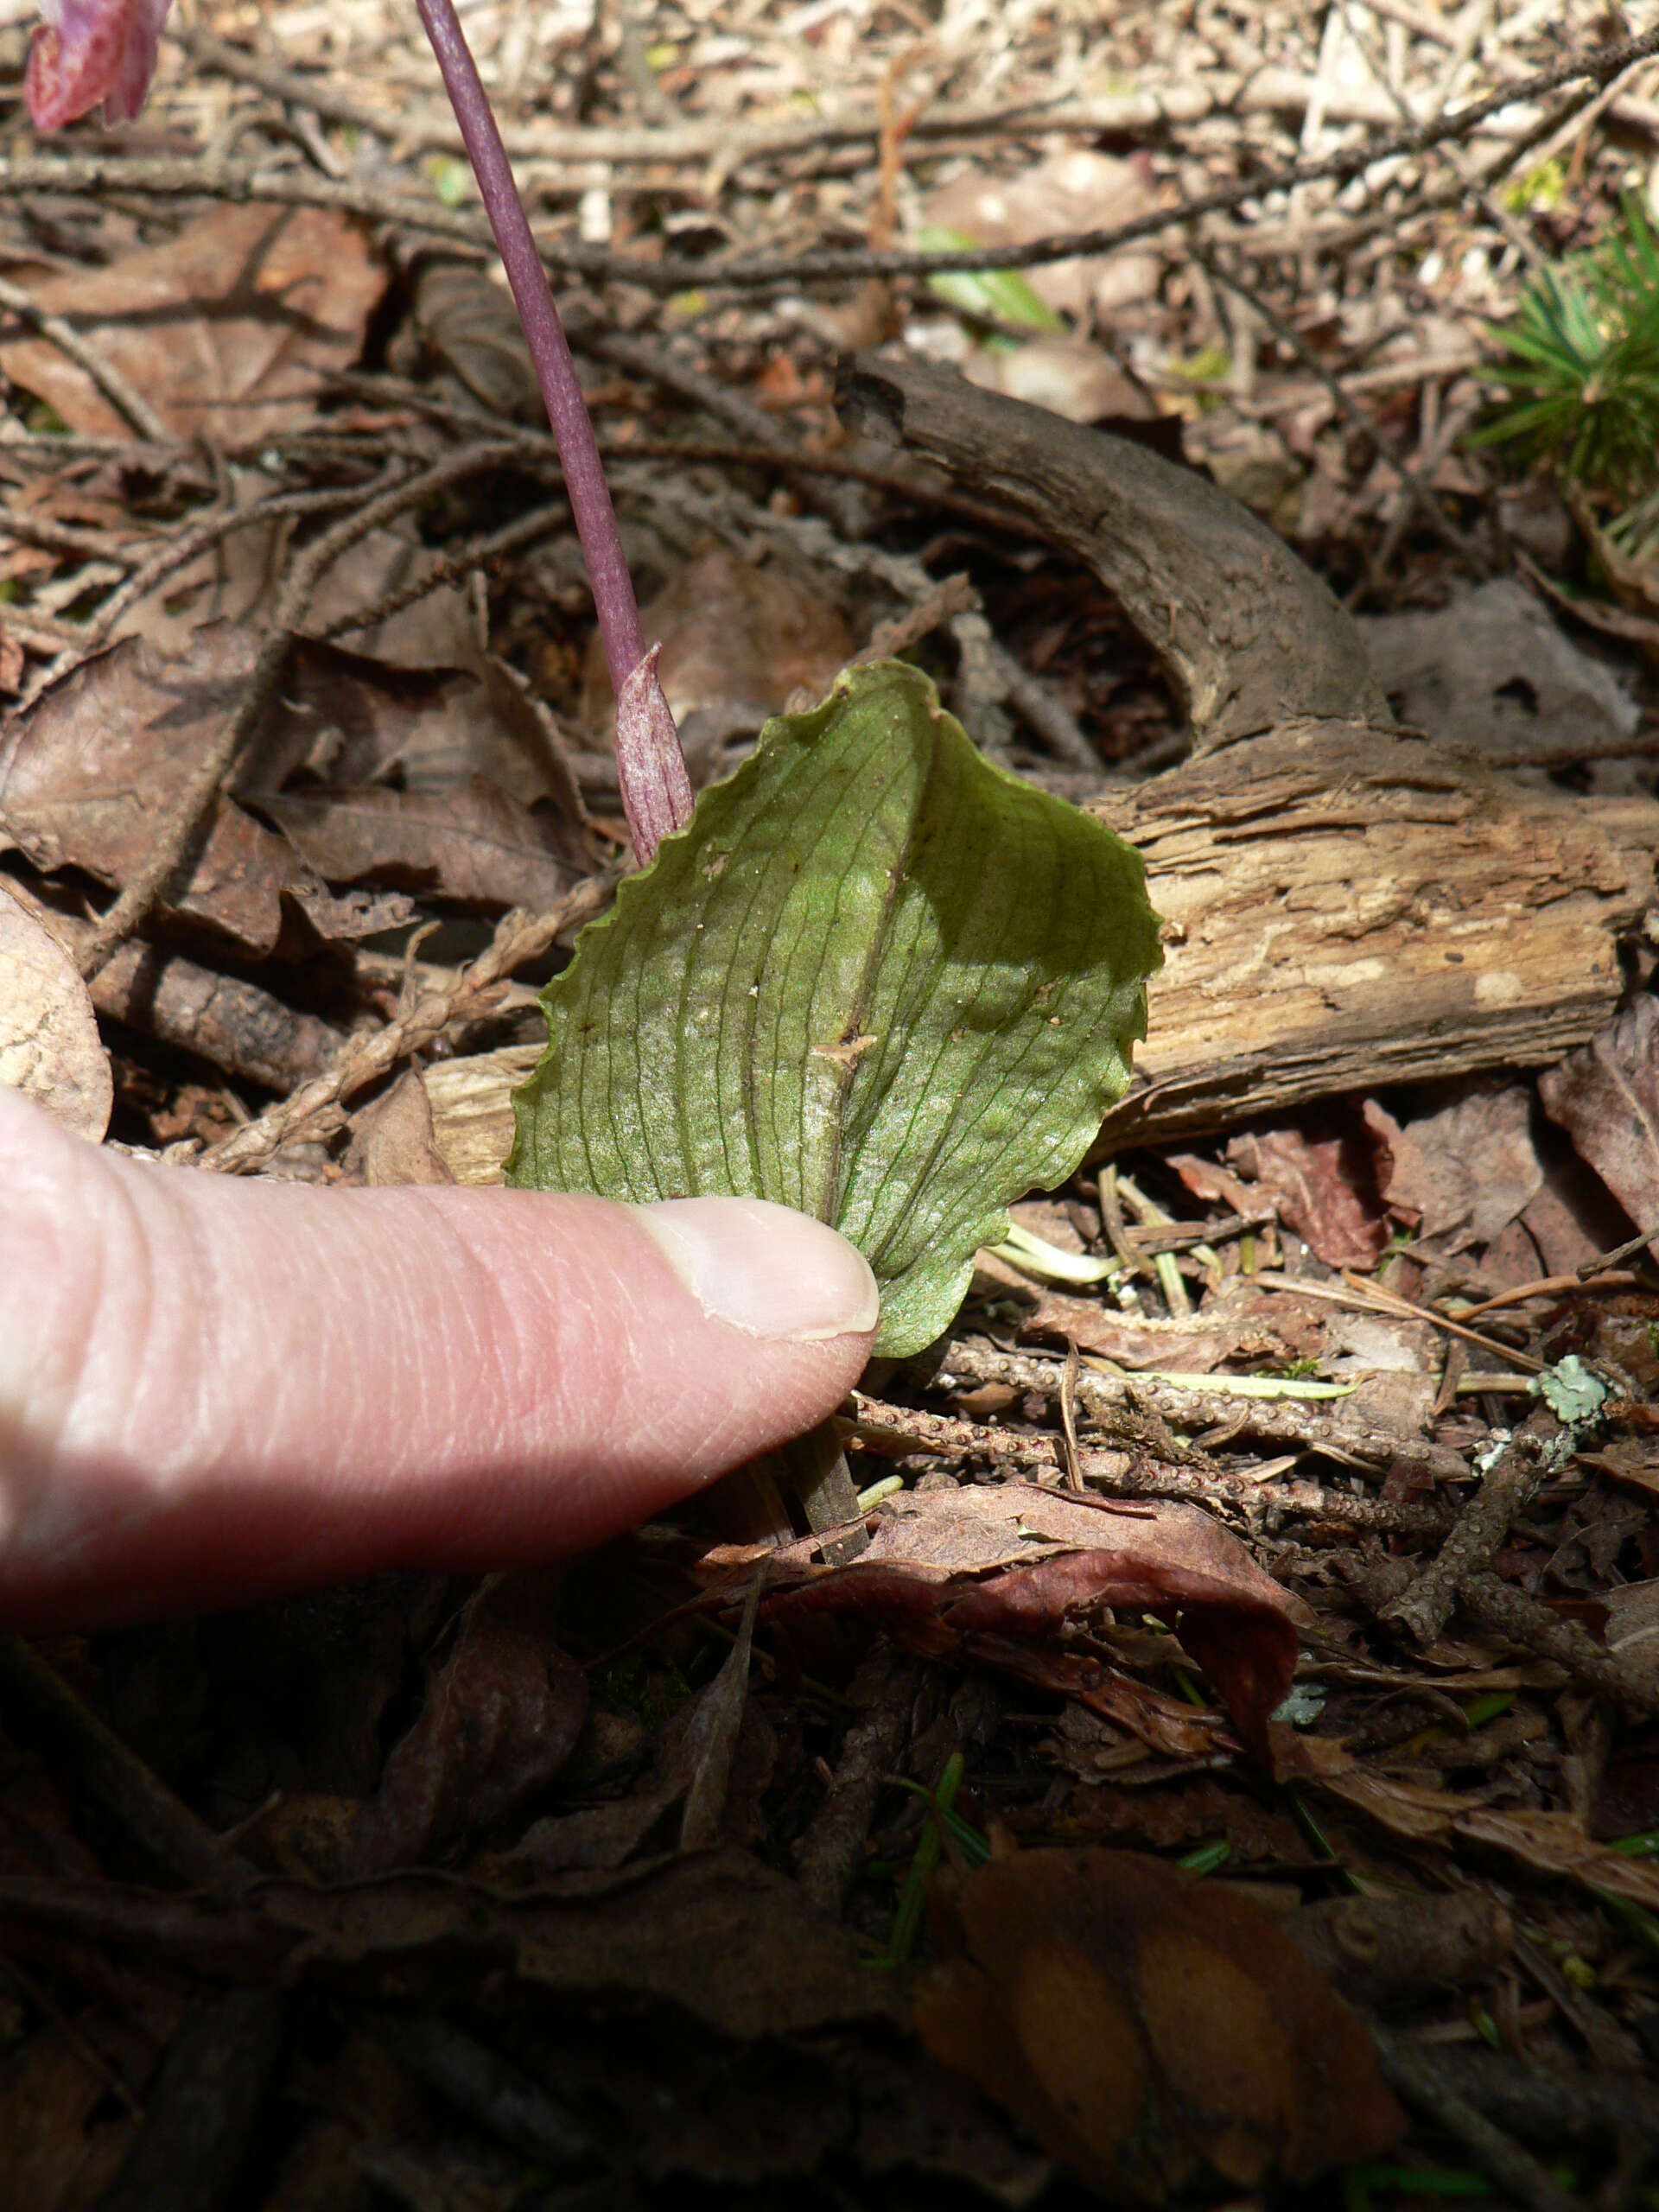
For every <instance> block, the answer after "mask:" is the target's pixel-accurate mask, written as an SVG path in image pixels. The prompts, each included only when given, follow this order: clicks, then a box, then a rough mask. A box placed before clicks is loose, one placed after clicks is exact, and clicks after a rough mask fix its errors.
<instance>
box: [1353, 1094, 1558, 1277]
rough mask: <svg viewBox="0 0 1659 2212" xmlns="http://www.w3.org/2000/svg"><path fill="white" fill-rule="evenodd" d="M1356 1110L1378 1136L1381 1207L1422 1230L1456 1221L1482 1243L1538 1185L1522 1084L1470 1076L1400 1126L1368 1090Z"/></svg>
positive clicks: (1540, 1176) (1528, 1099) (1432, 1232)
mask: <svg viewBox="0 0 1659 2212" xmlns="http://www.w3.org/2000/svg"><path fill="white" fill-rule="evenodd" d="M1362 1110H1363V1114H1364V1116H1365V1126H1366V1127H1367V1128H1369V1129H1370V1132H1371V1135H1372V1136H1373V1137H1374V1138H1375V1139H1376V1140H1377V1141H1378V1150H1379V1154H1380V1155H1381V1156H1380V1158H1379V1161H1378V1170H1379V1174H1378V1179H1379V1180H1380V1182H1381V1184H1382V1187H1383V1198H1385V1199H1386V1200H1387V1202H1388V1205H1389V1211H1390V1212H1391V1213H1394V1214H1395V1215H1397V1216H1399V1217H1401V1218H1402V1219H1403V1220H1405V1221H1407V1222H1408V1223H1409V1224H1411V1225H1412V1226H1414V1227H1415V1228H1419V1229H1421V1231H1422V1234H1423V1235H1424V1236H1446V1234H1447V1232H1448V1231H1449V1230H1454V1229H1464V1230H1467V1232H1468V1236H1469V1238H1471V1239H1472V1240H1473V1242H1474V1243H1478V1244H1490V1243H1492V1242H1493V1240H1494V1239H1495V1238H1496V1237H1497V1236H1501V1235H1502V1234H1503V1231H1504V1230H1506V1229H1507V1228H1508V1227H1509V1225H1510V1223H1511V1222H1512V1221H1514V1220H1515V1219H1516V1217H1518V1216H1519V1215H1520V1214H1521V1213H1522V1212H1523V1211H1525V1209H1526V1207H1527V1206H1528V1205H1529V1204H1530V1203H1531V1201H1532V1200H1533V1199H1534V1198H1536V1197H1537V1195H1538V1193H1539V1192H1540V1191H1541V1190H1542V1188H1543V1184H1544V1169H1543V1163H1542V1161H1541V1160H1540V1159H1539V1157H1538V1154H1537V1151H1536V1149H1535V1147H1534V1145H1533V1141H1532V1090H1531V1088H1530V1086H1529V1085H1527V1084H1518V1083H1501V1082H1500V1083H1497V1084H1492V1083H1485V1082H1479V1083H1476V1084H1473V1085H1472V1086H1471V1088H1470V1089H1469V1090H1466V1091H1465V1093H1464V1095H1463V1096H1462V1097H1460V1098H1459V1099H1458V1100H1457V1101H1456V1102H1455V1103H1453V1104H1452V1105H1450V1106H1444V1107H1442V1108H1441V1109H1440V1111H1439V1112H1438V1113H1436V1114H1426V1115H1423V1116H1420V1117H1419V1118H1418V1119H1417V1120H1416V1121H1414V1122H1409V1123H1408V1124H1407V1125H1406V1126H1405V1127H1404V1128H1402V1127H1401V1125H1400V1123H1399V1122H1396V1121H1395V1118H1394V1116H1393V1115H1391V1114H1389V1112H1387V1111H1386V1110H1385V1109H1383V1107H1381V1106H1379V1105H1378V1104H1377V1103H1376V1100H1375V1099H1374V1098H1368V1099H1367V1100H1366V1101H1365V1103H1364V1106H1363V1109H1362Z"/></svg>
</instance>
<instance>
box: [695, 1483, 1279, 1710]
mask: <svg viewBox="0 0 1659 2212" xmlns="http://www.w3.org/2000/svg"><path fill="white" fill-rule="evenodd" d="M813 1541H816V1540H807V1541H804V1542H802V1543H800V1544H796V1545H791V1546H786V1547H785V1548H782V1549H781V1550H779V1551H776V1552H773V1553H772V1554H771V1560H772V1567H771V1572H772V1578H773V1580H774V1581H775V1582H777V1583H778V1584H779V1586H781V1587H783V1588H784V1589H785V1591H788V1586H789V1584H790V1583H791V1581H793V1582H794V1584H795V1588H794V1589H793V1591H792V1592H789V1594H787V1595H785V1596H784V1597H782V1598H780V1599H773V1600H769V1601H768V1604H767V1608H766V1610H767V1612H768V1613H769V1614H770V1613H772V1612H773V1611H785V1612H786V1611H789V1610H790V1609H791V1608H807V1609H811V1610H817V1609H833V1610H837V1611H839V1610H842V1609H845V1610H850V1611H855V1612H861V1613H870V1614H874V1615H875V1616H877V1617H879V1618H886V1619H887V1620H890V1621H891V1622H893V1624H894V1625H895V1627H896V1629H897V1630H898V1631H899V1633H900V1634H901V1635H905V1636H906V1637H907V1638H908V1639H909V1640H910V1641H912V1642H913V1643H921V1644H924V1645H925V1646H927V1647H928V1648H930V1649H932V1648H935V1647H936V1646H937V1647H938V1648H941V1649H951V1648H954V1647H955V1646H956V1645H957V1643H959V1642H960V1639H961V1638H963V1637H967V1636H975V1637H982V1636H989V1637H1011V1638H1012V1637H1019V1638H1028V1637H1029V1638H1037V1637H1046V1636H1048V1635H1051V1634H1052V1632H1053V1631H1055V1630H1058V1627H1059V1625H1060V1624H1061V1622H1062V1621H1063V1620H1064V1619H1065V1617H1066V1616H1067V1615H1068V1614H1070V1613H1085V1612H1088V1611H1091V1610H1098V1609H1099V1608H1100V1607H1102V1606H1105V1605H1109V1606H1112V1607H1114V1608H1123V1607H1132V1608H1138V1609H1139V1610H1141V1611H1146V1612H1150V1613H1154V1614H1156V1615H1157V1616H1158V1618H1160V1619H1161V1620H1165V1621H1166V1622H1168V1623H1169V1624H1171V1625H1172V1626H1176V1625H1178V1626H1179V1634H1180V1639H1181V1643H1182V1646H1183V1647H1184V1649H1185V1650H1186V1651H1187V1652H1188V1653H1190V1654H1191V1656H1192V1658H1193V1659H1194V1660H1196V1661H1197V1662H1198V1664H1199V1665H1200V1666H1201V1667H1202V1668H1203V1669H1205V1673H1206V1674H1207V1675H1209V1677H1210V1679H1211V1681H1212V1682H1213V1683H1214V1684H1215V1687H1216V1689H1217V1693H1218V1694H1220V1696H1221V1698H1222V1699H1223V1700H1224V1703H1225V1704H1226V1707H1227V1710H1228V1712H1229V1713H1230V1714H1231V1716H1232V1719H1233V1724H1234V1726H1235V1727H1236V1728H1237V1730H1238V1732H1239V1733H1240V1735H1241V1736H1242V1737H1243V1739H1244V1741H1245V1742H1246V1743H1248V1744H1249V1745H1251V1746H1252V1747H1253V1748H1254V1749H1255V1750H1256V1751H1258V1752H1264V1751H1265V1749H1266V1741H1267V1722H1268V1715H1269V1714H1270V1713H1272V1712H1273V1711H1274V1708H1275V1707H1277V1706H1278V1705H1280V1704H1281V1702H1282V1701H1283V1699H1284V1697H1285V1695H1286V1693H1287V1691H1288V1689H1289V1688H1290V1683H1291V1678H1292V1675H1294V1671H1295V1666H1296V1624H1297V1622H1298V1620H1299V1619H1300V1618H1304V1609H1303V1608H1302V1607H1301V1606H1300V1604H1299V1601H1297V1600H1296V1599H1293V1598H1292V1597H1291V1596H1290V1595H1289V1593H1288V1592H1286V1591H1285V1590H1283V1589H1281V1586H1279V1584H1278V1583H1276V1582H1274V1580H1272V1578H1271V1577H1270V1576H1268V1575H1267V1574H1264V1573H1262V1569H1261V1568H1260V1567H1257V1566H1256V1564H1255V1560H1253V1559H1252V1558H1251V1557H1250V1554H1249V1552H1248V1551H1247V1550H1246V1548H1244V1546H1243V1544H1242V1543H1241V1542H1240V1541H1239V1540H1238V1539H1237V1537H1236V1536H1234V1535H1231V1534H1230V1532H1229V1531H1228V1530H1227V1529H1224V1528H1223V1527H1222V1526H1221V1524H1220V1522H1217V1521H1215V1520H1212V1519H1211V1516H1209V1515H1208V1514H1207V1513H1205V1512H1203V1511H1201V1510H1199V1509H1198V1507H1197V1506H1191V1505H1178V1504H1166V1503H1159V1504H1150V1503H1146V1504H1143V1503H1136V1504H1135V1505H1133V1506H1125V1507H1116V1508H1113V1507H1111V1506H1110V1505H1109V1504H1108V1503H1106V1502H1104V1501H1095V1500H1092V1499H1090V1497H1086V1496H1074V1495H1072V1494H1071V1493H1065V1494H1061V1493H1060V1492H1058V1491H1052V1490H1044V1489H1040V1488H1039V1486H1038V1485H1037V1484H1034V1483H1016V1482H1010V1483H996V1484H984V1485H976V1486H974V1487H972V1488H969V1489H963V1490H930V1491H903V1492H901V1493H900V1494H899V1496H898V1497H894V1498H892V1499H890V1500H888V1502H887V1506H886V1507H885V1508H884V1510H883V1512H882V1516H881V1517H880V1520H879V1521H878V1522H877V1524H876V1528H875V1531H874V1535H872V1537H871V1539H870V1543H869V1548H868V1550H867V1551H866V1552H865V1553H864V1554H863V1555H862V1556H861V1558H859V1559H857V1560H854V1561H853V1562H852V1563H851V1564H850V1565H849V1566H846V1567H814V1566H813V1565H812V1563H811V1550H812V1543H813ZM736 1556H739V1554H733V1553H729V1552H728V1553H725V1554H711V1555H710V1563H711V1564H718V1563H721V1561H722V1560H732V1559H734V1557H736Z"/></svg>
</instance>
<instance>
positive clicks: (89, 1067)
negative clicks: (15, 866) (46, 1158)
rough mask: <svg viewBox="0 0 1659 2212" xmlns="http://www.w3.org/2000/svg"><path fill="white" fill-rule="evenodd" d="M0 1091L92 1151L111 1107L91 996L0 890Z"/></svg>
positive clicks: (56, 948) (46, 937)
mask: <svg viewBox="0 0 1659 2212" xmlns="http://www.w3.org/2000/svg"><path fill="white" fill-rule="evenodd" d="M0 1084H4V1085H5V1087H6V1088H7V1089H8V1090H21V1091H22V1094H23V1096H25V1097H26V1098H32V1099H34V1100H35V1103H36V1104H37V1105H41V1106H44V1107H45V1109H46V1110H47V1112H48V1114H50V1115H51V1116H53V1117H54V1120H56V1121H59V1122H62V1124H63V1126H64V1128H67V1129H70V1130H73V1133H74V1135H76V1136H78V1137H87V1138H90V1140H91V1141H92V1143H93V1144H98V1143H99V1142H100V1141H102V1139H103V1135H104V1132H105V1129H107V1128H109V1126H110V1109H111V1106H112V1105H113V1104H114V1102H115V1085H114V1080H113V1078H112V1077H111V1073H110V1056H109V1054H108V1053H107V1052H105V1049H104V1045H103V1040H102V1039H100V1038H99V1033H98V1016H97V1015H96V1014H94V1013H93V1011H92V995H91V993H90V992H89V991H88V990H87V988H86V984H85V983H83V982H82V981H81V980H80V974H79V969H77V968H76V966H75V963H74V962H73V960H72V959H71V958H70V957H69V955H68V954H67V952H66V951H65V950H64V949H63V947H62V945H60V944H59V943H58V940H57V939H56V938H54V936H53V935H52V932H51V931H49V930H48V928H47V927H46V925H45V924H44V923H42V922H40V921H37V920H36V919H35V916H34V915H33V914H31V913H29V912H25V910H24V909H23V908H22V906H19V905H18V903H17V901H16V899H14V898H12V897H11V895H10V893H9V892H7V891H4V890H0Z"/></svg>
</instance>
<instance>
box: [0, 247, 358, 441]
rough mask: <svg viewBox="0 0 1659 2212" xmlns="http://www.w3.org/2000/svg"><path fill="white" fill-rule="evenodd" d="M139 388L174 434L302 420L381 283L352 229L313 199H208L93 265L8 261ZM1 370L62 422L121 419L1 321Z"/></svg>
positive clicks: (221, 434) (263, 429)
mask: <svg viewBox="0 0 1659 2212" xmlns="http://www.w3.org/2000/svg"><path fill="white" fill-rule="evenodd" d="M13 281H14V282H21V283H22V284H23V286H24V288H25V289H27V290H28V291H29V294H30V295H31V296H32V297H33V298H34V300H35V302H36V303H37V305H39V306H41V307H42V308H46V309H48V311H49V312H51V313H54V314H62V315H72V316H73V319H74V323H75V327H76V328H77V329H78V330H79V331H80V332H82V333H83V334H84V335H85V336H86V338H87V339H88V340H90V341H91V343H92V345H94V346H96V347H97V348H98V350H99V353H101V354H102V355H103V357H104V359H105V360H106V361H108V362H109V363H110V364H111V366H112V367H113V368H116V369H118V370H119V371H120V372H121V373H122V375H124V377H125V378H126V379H127V381H128V383H129V384H130V385H133V386H134V387H135V389H136V390H137V391H142V392H143V394H144V395H145V397H146V398H147V399H148V400H149V404H150V405H151V407H153V408H154V409H155V410H156V414H157V416H159V417H160V418H161V420H162V423H163V424H164V425H165V426H166V428H167V429H168V430H169V431H171V432H172V434H173V435H174V436H175V437H179V438H183V439H186V440H189V439H193V438H198V437H207V438H209V439H211V440H213V442H215V443H216V444H219V445H232V446H237V447H248V446H252V445H256V444H257V443H258V442H259V441H260V440H261V439H264V438H274V437H279V436H281V435H282V434H283V432H284V431H285V430H290V429H295V428H296V426H297V425H299V424H301V423H305V422H308V420H309V419H310V417H311V416H312V415H313V414H314V413H315V408H316V399H317V394H318V392H319V391H320V390H321V386H322V383H323V379H324V378H326V377H327V376H328V375H330V374H332V373H333V372H336V371H338V370H341V369H346V368H349V367H350V366H351V365H352V363H353V361H354V360H355V359H357V356H358V353H359V349H360V347H361V346H362V342H363V332H364V328H365V325H366V323H367V321H368V319H369V317H370V315H372V313H373V311H374V309H375V308H376V307H377V306H378V303H379V300H380V297H381V295H382V293H383V292H384V291H385V282H386V280H385V272H384V271H383V270H381V269H379V268H378V267H377V265H376V264H375V263H374V262H373V260H372V258H371V257H370V252H369V247H368V242H367V239H366V238H365V234H364V232H363V230H362V228H361V227H360V226H359V225H358V224H356V223H354V222H353V221H351V220H350V219H347V218H346V216H344V215H339V214H335V213H333V212H332V211H331V210H328V209H326V208H320V207H296V208H283V209H272V208H270V207H218V208H215V209H214V210H213V213H210V214H207V215H203V216H201V217H200V218H199V219H197V220H196V221H194V222H193V223H190V224H188V225H187V226H186V227H185V228H184V229H183V230H182V231H181V232H180V233H179V235H178V236H177V237H176V238H169V239H168V241H167V242H166V244H164V245H153V246H143V247H141V248H139V250H138V251H137V252H135V253H129V254H126V255H124V256H123V257H122V258H121V259H120V260H118V261H114V262H111V264H109V266H108V267H107V268H105V269H99V270H86V269H74V270H65V271H62V272H61V273H59V272H52V273H48V272H46V271H44V270H24V271H21V272H19V271H16V270H14V271H13ZM0 369H3V370H4V372H5V373H6V375H7V376H9V377H10V378H12V379H13V380H14V381H15V382H16V383H17V384H20V385H23V386H24V387H25V389H26V390H28V391H32V392H35V394H36V395H37V396H38V397H40V398H41V399H44V400H46V401H47V402H48V404H49V405H50V406H52V407H53V408H54V410H56V412H57V413H58V414H59V415H60V416H62V418H63V420H64V421H65V422H66V423H67V424H68V425H69V427H70V429H72V430H79V431H81V432H83V433H85V434H86V435H88V436H90V437H105V438H107V437H124V436H126V435H129V425H128V424H127V423H124V421H123V420H122V418H121V416H119V415H118V413H117V412H116V410H115V409H114V408H113V407H112V406H111V404H110V403H109V401H108V400H107V399H106V398H105V397H104V395H103V393H102V392H101V391H99V389H98V387H97V385H95V384H94V383H93V382H92V378H90V377H89V376H88V375H87V373H86V370H85V369H83V368H80V367H79V366H78V365H77V364H76V363H74V362H73V361H71V360H69V359H67V358H66V357H65V356H64V354H63V353H60V351H59V349H58V347H57V346H54V345H53V344H52V343H51V342H50V341H49V340H47V339H44V338H35V337H24V336H22V335H21V334H19V326H18V323H17V321H16V318H15V317H13V316H6V317H4V318H3V319H0Z"/></svg>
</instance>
